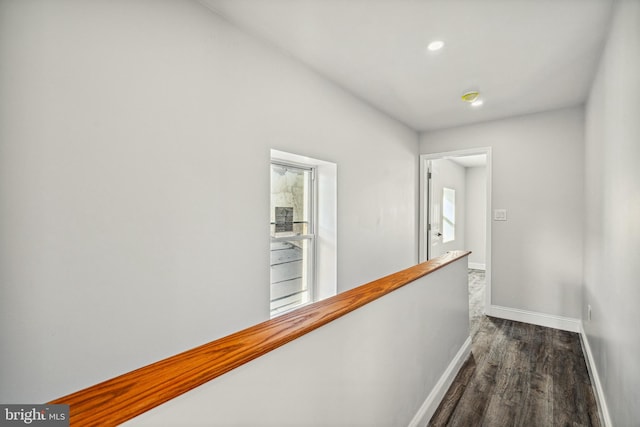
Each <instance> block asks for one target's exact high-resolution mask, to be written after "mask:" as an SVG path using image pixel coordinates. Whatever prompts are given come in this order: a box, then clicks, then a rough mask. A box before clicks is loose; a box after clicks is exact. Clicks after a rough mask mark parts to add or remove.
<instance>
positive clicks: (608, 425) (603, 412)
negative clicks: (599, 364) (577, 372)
mask: <svg viewBox="0 0 640 427" xmlns="http://www.w3.org/2000/svg"><path fill="white" fill-rule="evenodd" d="M580 342H581V343H582V352H583V353H584V357H585V359H586V361H587V369H588V370H589V377H590V378H591V383H592V384H593V391H594V393H595V394H596V402H597V403H598V412H600V421H601V422H602V425H603V426H604V427H612V426H613V423H612V422H611V415H609V407H608V406H607V401H606V400H605V398H604V390H603V389H602V383H601V382H600V376H599V375H598V368H596V364H595V361H594V359H593V353H592V352H591V346H590V345H589V339H588V338H587V334H586V332H585V331H584V326H583V324H582V322H580Z"/></svg>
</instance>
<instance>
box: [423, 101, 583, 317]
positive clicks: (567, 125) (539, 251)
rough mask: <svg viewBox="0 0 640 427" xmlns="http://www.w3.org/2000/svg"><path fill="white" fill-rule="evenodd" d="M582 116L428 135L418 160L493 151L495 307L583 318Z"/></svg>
mask: <svg viewBox="0 0 640 427" xmlns="http://www.w3.org/2000/svg"><path fill="white" fill-rule="evenodd" d="M583 137H584V112H583V109H582V108H571V109H563V110H558V111H552V112H547V113H540V114H533V115H528V116H522V117H516V118H511V119H505V120H498V121H493V122H487V123H482V124H477V125H471V126H464V127H458V128H453V129H446V130H440V131H433V132H428V133H424V134H422V136H421V144H420V152H421V153H423V154H429V153H442V152H448V151H455V150H462V149H468V148H477V147H489V146H490V147H492V189H491V191H492V203H493V206H492V208H493V209H496V208H504V209H507V211H508V221H506V222H493V224H492V236H491V237H492V247H491V251H492V264H491V268H492V288H491V289H492V304H494V305H499V306H504V307H509V308H515V309H521V310H529V311H533V312H538V313H544V314H551V315H556V316H565V317H570V318H579V317H580V314H581V300H582V295H581V284H582V218H583V214H584V213H583V199H584V196H583V155H584V143H583Z"/></svg>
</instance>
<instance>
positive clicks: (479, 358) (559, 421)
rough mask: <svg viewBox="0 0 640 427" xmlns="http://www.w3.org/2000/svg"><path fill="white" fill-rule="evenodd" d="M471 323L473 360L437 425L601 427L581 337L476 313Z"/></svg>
mask: <svg viewBox="0 0 640 427" xmlns="http://www.w3.org/2000/svg"><path fill="white" fill-rule="evenodd" d="M470 276H471V275H470ZM471 282H472V280H470V283H471ZM470 289H471V293H472V297H471V301H472V303H473V301H474V298H473V293H474V289H473V286H471V288H470ZM476 291H477V289H476ZM471 320H472V324H471V331H472V354H471V356H470V357H469V359H467V361H466V362H465V363H464V365H463V367H462V368H461V370H460V372H459V373H458V375H457V377H456V379H455V381H454V383H453V384H452V386H451V387H450V388H449V390H448V392H447V394H446V395H445V398H444V399H443V401H442V403H441V404H440V406H439V407H438V409H437V411H436V413H435V414H434V416H433V417H432V419H431V421H430V422H429V424H428V425H429V426H433V427H436V426H438V427H439V426H465V427H466V426H473V427H475V426H487V427H501V426H527V427H530V426H541V427H556V426H571V427H577V426H600V425H601V424H600V418H599V415H598V410H597V407H596V401H595V397H594V395H593V389H592V386H591V381H590V378H589V374H588V371H587V366H586V363H585V359H584V355H583V353H582V347H581V345H580V338H579V336H578V334H575V333H571V332H566V331H560V330H557V329H550V328H544V327H541V326H534V325H529V324H526V323H520V322H513V321H509V320H503V319H496V318H491V317H487V316H484V315H482V314H479V313H478V312H477V310H475V311H474V308H473V307H472V308H471Z"/></svg>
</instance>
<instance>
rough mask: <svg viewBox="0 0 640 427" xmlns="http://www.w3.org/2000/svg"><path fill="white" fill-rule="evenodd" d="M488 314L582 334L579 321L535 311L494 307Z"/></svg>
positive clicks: (491, 307)
mask: <svg viewBox="0 0 640 427" xmlns="http://www.w3.org/2000/svg"><path fill="white" fill-rule="evenodd" d="M486 314H487V315H488V316H493V317H498V318H500V319H508V320H515V321H516V322H524V323H531V324H532V325H538V326H545V327H547V328H554V329H560V330H563V331H569V332H576V333H580V330H581V322H580V320H579V319H573V318H570V317H562V316H554V315H551V314H544V313H536V312H534V311H527V310H520V309H517V308H509V307H501V306H499V305H492V306H490V308H489V312H488V313H486Z"/></svg>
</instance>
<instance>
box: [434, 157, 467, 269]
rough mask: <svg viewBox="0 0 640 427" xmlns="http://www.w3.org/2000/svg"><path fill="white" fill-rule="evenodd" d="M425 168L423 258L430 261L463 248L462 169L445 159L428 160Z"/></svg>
mask: <svg viewBox="0 0 640 427" xmlns="http://www.w3.org/2000/svg"><path fill="white" fill-rule="evenodd" d="M428 168H429V172H428V173H427V179H428V184H427V185H428V187H427V188H428V189H429V198H428V200H429V207H428V209H429V217H428V224H427V236H428V238H427V240H428V243H429V247H428V254H427V256H428V259H432V258H435V257H438V256H440V255H442V254H444V253H446V252H448V251H452V250H459V249H464V230H463V227H462V222H463V218H462V212H463V211H462V203H463V198H464V168H463V167H462V166H460V165H458V164H456V163H454V162H452V161H451V160H447V159H437V160H430V161H429V162H428Z"/></svg>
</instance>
